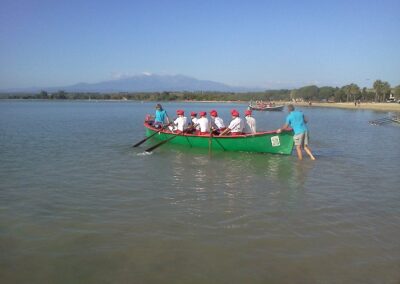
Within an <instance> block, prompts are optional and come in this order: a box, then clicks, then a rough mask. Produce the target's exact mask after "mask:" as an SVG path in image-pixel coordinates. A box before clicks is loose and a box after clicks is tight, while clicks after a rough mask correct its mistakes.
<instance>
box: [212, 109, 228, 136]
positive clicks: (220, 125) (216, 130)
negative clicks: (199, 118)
mask: <svg viewBox="0 0 400 284" xmlns="http://www.w3.org/2000/svg"><path fill="white" fill-rule="evenodd" d="M210 116H211V131H212V133H213V134H216V135H218V134H220V133H221V132H222V131H224V130H225V129H226V127H225V124H224V121H223V120H222V118H220V117H219V116H218V113H217V111H216V110H214V109H213V110H212V111H210Z"/></svg>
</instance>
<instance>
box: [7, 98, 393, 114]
mask: <svg viewBox="0 0 400 284" xmlns="http://www.w3.org/2000/svg"><path fill="white" fill-rule="evenodd" d="M0 101H53V102H60V101H64V102H66V101H69V102H70V101H86V102H88V101H91V102H137V103H143V102H146V103H147V102H148V103H151V102H154V103H156V102H161V103H164V104H165V103H171V102H179V103H210V104H211V103H237V104H248V103H249V102H248V101H197V100H176V101H140V100H113V99H109V100H95V99H93V100H47V99H1V100H0ZM311 103H312V104H311V105H309V104H308V102H296V103H293V102H290V101H275V104H276V105H285V106H286V105H288V104H293V105H294V106H295V107H328V108H343V109H362V110H375V111H383V112H387V111H394V112H400V104H399V103H374V102H362V103H361V104H360V105H357V106H354V103H353V102H348V103H347V102H346V103H322V102H311Z"/></svg>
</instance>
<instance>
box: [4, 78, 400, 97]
mask: <svg viewBox="0 0 400 284" xmlns="http://www.w3.org/2000/svg"><path fill="white" fill-rule="evenodd" d="M390 95H392V96H394V97H395V98H396V100H400V85H398V86H396V87H394V88H392V87H391V86H390V84H389V83H388V82H384V81H381V80H376V81H375V82H374V84H373V88H371V89H367V88H362V89H361V88H360V87H359V86H358V85H357V84H353V83H352V84H349V85H345V86H343V87H340V88H339V87H329V86H326V87H317V86H315V85H311V86H305V87H302V88H298V89H292V90H289V89H281V90H266V91H264V92H247V93H231V92H185V91H184V92H135V93H130V92H120V93H85V92H66V91H63V90H60V91H58V92H53V93H49V92H46V91H44V90H43V91H41V92H39V93H38V94H10V95H8V97H6V98H9V99H48V100H139V101H185V100H189V101H250V100H254V101H257V100H264V101H289V100H295V101H326V102H350V101H356V100H360V101H363V102H372V101H373V102H385V101H386V100H387V99H389V97H390Z"/></svg>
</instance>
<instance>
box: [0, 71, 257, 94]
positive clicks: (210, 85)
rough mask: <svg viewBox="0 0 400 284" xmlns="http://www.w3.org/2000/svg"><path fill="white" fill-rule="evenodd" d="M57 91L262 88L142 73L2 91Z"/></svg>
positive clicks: (242, 89)
mask: <svg viewBox="0 0 400 284" xmlns="http://www.w3.org/2000/svg"><path fill="white" fill-rule="evenodd" d="M41 90H45V91H47V92H56V91H59V90H63V91H66V92H99V93H116V92H163V91H170V92H171V91H217V92H249V91H260V89H255V88H253V89H250V88H242V87H232V86H229V85H226V84H223V83H219V82H214V81H209V80H198V79H195V78H192V77H188V76H183V75H156V74H142V75H136V76H130V77H124V78H121V79H116V80H109V81H103V82H98V83H78V84H75V85H71V86H61V87H40V88H39V87H35V88H24V89H8V90H1V92H3V93H4V92H8V93H9V92H29V93H32V92H40V91H41Z"/></svg>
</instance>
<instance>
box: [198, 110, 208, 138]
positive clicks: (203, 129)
mask: <svg viewBox="0 0 400 284" xmlns="http://www.w3.org/2000/svg"><path fill="white" fill-rule="evenodd" d="M199 115H200V118H199V119H198V120H197V124H198V126H199V128H200V130H199V131H197V134H198V135H208V134H210V125H209V123H208V118H207V117H206V116H207V113H206V112H205V111H201V112H200V113H199Z"/></svg>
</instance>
